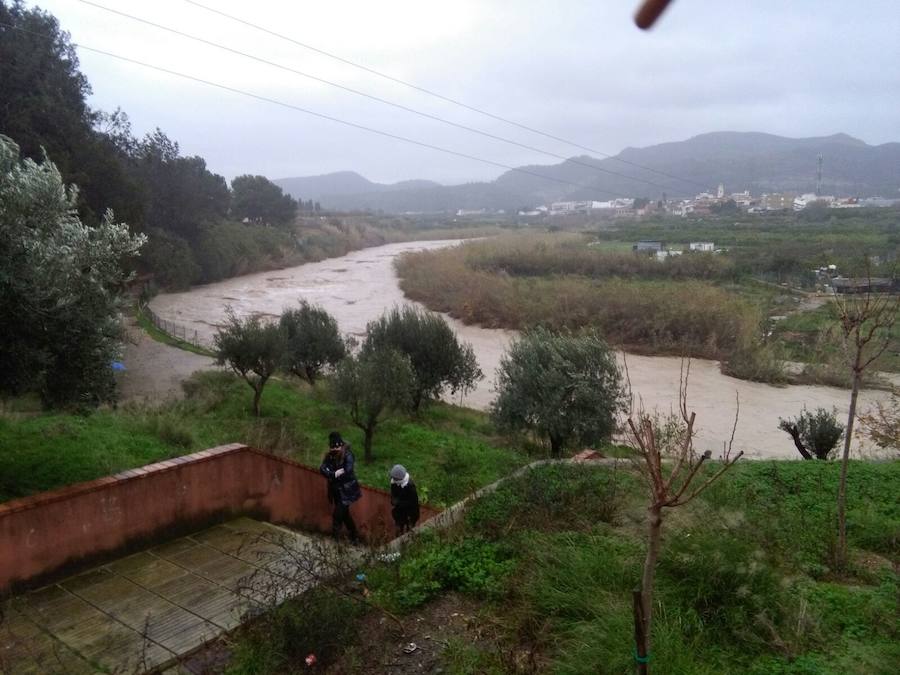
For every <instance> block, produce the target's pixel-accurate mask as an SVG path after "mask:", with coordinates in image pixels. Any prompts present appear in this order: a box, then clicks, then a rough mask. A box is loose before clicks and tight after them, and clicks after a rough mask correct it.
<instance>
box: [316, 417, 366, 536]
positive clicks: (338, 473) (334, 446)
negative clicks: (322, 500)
mask: <svg viewBox="0 0 900 675" xmlns="http://www.w3.org/2000/svg"><path fill="white" fill-rule="evenodd" d="M353 461H354V460H353V452H352V451H351V450H350V444H349V443H345V442H344V439H343V438H341V435H340V434H339V433H338V432H337V431H332V432H331V433H330V434H329V435H328V452H326V453H325V457H324V458H323V459H322V465H321V466H320V467H319V472H320V473H321V474H322V475H323V476H325V477H326V478H327V479H328V501H329V502H331V503H332V504H333V505H334V511H333V512H332V514H331V533H332V535H334V538H335V539H338V538H340V534H341V527H342V526H346V527H347V532H348V534H349V535H350V541H351V542H353V543H354V544H355V543H357V542H359V533H358V532H357V531H356V523H354V522H353V516H351V515H350V505H351V504H352V503H353V502H355V501H356V500H357V499H359V498H360V497H362V490H360V488H359V481H357V480H356V474H355V473H354V472H353Z"/></svg>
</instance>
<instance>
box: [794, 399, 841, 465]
mask: <svg viewBox="0 0 900 675" xmlns="http://www.w3.org/2000/svg"><path fill="white" fill-rule="evenodd" d="M778 428H779V429H781V430H782V431H784V432H786V433H787V434H788V435H790V437H791V438H792V439H793V440H794V446H795V447H796V448H797V452H799V453H800V454H801V455H802V456H803V459H829V458H830V456H831V453H832V452H833V451H834V449H835V448H836V447H837V444H838V441H840V440H841V436H843V435H844V425H843V424H841V423H840V422H838V421H837V417H836V416H835V414H834V412H828V411H827V410H825V408H818V409H817V410H816V412H814V413H811V412H810V411H809V410H804V411H803V412H801V413H800V414H799V415H798V416H797V417H795V418H793V419H783V418H779V420H778Z"/></svg>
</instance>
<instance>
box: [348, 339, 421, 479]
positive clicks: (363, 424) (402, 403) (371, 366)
mask: <svg viewBox="0 0 900 675" xmlns="http://www.w3.org/2000/svg"><path fill="white" fill-rule="evenodd" d="M414 380H415V374H414V372H413V368H412V365H411V364H410V362H409V357H407V356H406V355H405V354H402V353H400V352H399V351H397V350H396V349H391V348H389V347H386V348H378V349H370V350H369V351H367V352H364V353H361V354H360V355H359V356H348V357H347V358H345V359H344V360H343V361H341V363H340V364H339V365H338V367H337V372H336V374H335V382H334V394H335V397H336V398H337V400H338V402H339V403H342V404H343V405H345V406H347V408H348V409H349V412H350V419H351V420H352V421H353V424H355V425H356V426H358V427H359V428H360V429H362V431H363V433H364V434H365V441H364V444H363V447H364V449H365V452H364V455H363V459H364V460H365V461H366V462H371V461H372V459H373V457H374V456H373V454H372V439H373V438H374V437H375V429H376V427H377V426H378V424H379V423H380V422H381V421H383V420H384V419H385V418H386V417H387V416H388V415H390V414H391V413H393V412H397V411H400V410H404V409H406V408H408V406H409V402H410V395H411V393H410V392H411V391H412V387H413V382H414Z"/></svg>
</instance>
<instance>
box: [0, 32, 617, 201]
mask: <svg viewBox="0 0 900 675" xmlns="http://www.w3.org/2000/svg"><path fill="white" fill-rule="evenodd" d="M0 26H3V27H5V28H11V29H13V30H17V31H19V32H21V33H27V34H29V35H33V36H35V37H39V38H42V39H45V40H50V39H52V38H50V37H49V36H47V35H43V34H41V33H37V32H35V31H30V30H27V29H25V28H21V27H19V26H15V25H13V24H8V23H4V22H0ZM72 46H73V47H78V48H79V49H84V50H86V51H89V52H93V53H95V54H100V55H102V56H107V57H110V58H113V59H118V60H119V61H124V62H126V63H131V64H134V65H138V66H142V67H144V68H149V69H150V70H155V71H158V72H161V73H166V74H167V75H173V76H175V77H180V78H182V79H185V80H190V81H192V82H197V83H200V84H204V85H207V86H209V87H215V88H216V89H222V90H224V91H229V92H231V93H234V94H240V95H241V96H246V97H248V98H252V99H256V100H258V101H264V102H266V103H271V104H273V105H277V106H281V107H283V108H289V109H291V110H296V111H297V112H302V113H305V114H307V115H311V116H313V117H318V118H320V119H324V120H328V121H330V122H336V123H338V124H343V125H345V126H348V127H352V128H354V129H360V130H362V131H367V132H369V133H373V134H378V135H379V136H385V137H386V138H391V139H393V140H397V141H403V142H404V143H411V144H412V145H418V146H420V147H423V148H428V149H430V150H436V151H438V152H443V153H445V154H448V155H455V156H456V157H462V158H463V159H470V160H473V161H476V162H481V163H483V164H488V165H490V166H495V167H499V168H501V169H506V170H508V171H515V172H516V173H522V174H526V175H529V176H534V177H535V178H540V179H541V180H548V181H553V182H556V183H562V184H564V185H571V186H573V187H576V188H582V189H585V190H592V191H594V192H597V193H602V194H605V195H610V196H612V197H621V196H622V195H620V194H617V193H614V192H610V191H608V190H601V189H599V188H595V187H593V186H591V185H584V184H582V183H574V182H572V181H568V180H565V179H564V178H556V177H555V176H545V175H543V174H540V173H537V172H534V171H529V170H528V169H523V168H521V167H516V166H510V165H509V164H503V163H502V162H496V161H494V160H492V159H485V158H484V157H478V156H477V155H470V154H467V153H464V152H459V151H458V150H452V149H450V148H445V147H442V146H440V145H433V144H431V143H426V142H425V141H419V140H416V139H414V138H408V137H407V136H400V135H399V134H393V133H391V132H389V131H383V130H381V129H376V128H374V127H369V126H366V125H364V124H358V123H356V122H350V121H348V120H343V119H341V118H339V117H333V116H332V115H326V114H325V113H320V112H316V111H314V110H309V109H307V108H303V107H300V106H297V105H294V104H292V103H287V102H285V101H279V100H278V99H274V98H269V97H268V96H263V95H261V94H254V93H253V92H249V91H246V90H244V89H238V88H237V87H230V86H228V85H227V84H221V83H219V82H213V81H211V80H205V79H203V78H201V77H196V76H194V75H188V74H187V73H181V72H178V71H177V70H170V69H169V68H164V67H163V66H157V65H154V64H152V63H147V62H145V61H139V60H138V59H133V58H131V57H129V56H122V55H121V54H115V53H113V52H108V51H106V50H104V49H98V48H96V47H90V46H88V45H86V44H83V43H80V42H72Z"/></svg>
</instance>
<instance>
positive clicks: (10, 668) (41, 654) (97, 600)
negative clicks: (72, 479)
mask: <svg viewBox="0 0 900 675" xmlns="http://www.w3.org/2000/svg"><path fill="white" fill-rule="evenodd" d="M312 545H313V539H312V538H311V537H308V536H306V535H302V534H299V533H296V532H293V531H290V530H286V529H283V528H280V527H277V526H275V525H271V524H269V523H263V522H259V521H255V520H251V519H249V518H240V519H237V520H232V521H230V522H227V523H224V524H222V525H216V526H215V527H211V528H209V529H206V530H203V531H201V532H197V533H195V534H192V535H190V536H187V537H182V538H180V539H176V540H174V541H170V542H168V543H165V544H163V545H160V546H156V547H153V548H150V549H147V550H144V551H141V552H139V553H135V554H133V555H130V556H127V557H124V558H120V559H118V560H116V561H114V562H112V563H109V564H106V565H101V566H99V567H96V568H94V569H91V570H88V571H87V572H84V573H82V574H79V575H76V576H73V577H69V578H67V579H63V580H62V581H59V582H58V583H56V584H52V585H50V586H46V587H44V588H40V589H38V590H36V591H32V592H30V593H26V594H24V595H21V596H18V597H16V598H13V599H12V600H10V601H8V602H7V603H6V604H5V605H4V607H3V616H2V620H0V673H17V674H18V673H23V674H24V673H79V674H80V673H95V672H115V673H142V672H145V671H148V670H153V669H158V668H162V667H166V666H168V665H171V664H173V663H176V662H177V660H178V657H180V656H183V655H185V654H187V653H189V652H191V651H193V650H194V649H196V648H197V647H199V646H201V645H202V644H204V643H206V642H208V641H210V640H212V639H214V638H216V637H217V636H219V635H221V634H222V633H224V632H226V631H228V630H231V629H232V628H234V627H236V626H237V625H238V624H239V623H240V622H241V620H242V618H243V617H244V616H245V615H246V614H247V613H248V612H251V613H252V612H253V611H258V610H260V609H262V608H263V607H266V606H271V603H272V601H273V598H272V597H271V595H270V589H276V588H280V587H281V585H280V584H278V583H277V582H278V580H279V579H280V578H281V577H282V575H287V576H290V574H289V572H290V570H288V569H286V566H289V565H291V564H293V563H292V555H291V554H290V553H289V551H288V548H287V547H290V548H291V549H292V550H294V551H296V550H298V549H302V548H303V547H304V546H312ZM267 579H270V580H272V581H273V582H274V583H267ZM298 590H300V589H298V588H297V587H296V585H294V586H293V587H292V592H296V591H298ZM280 599H283V598H278V600H280Z"/></svg>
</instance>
